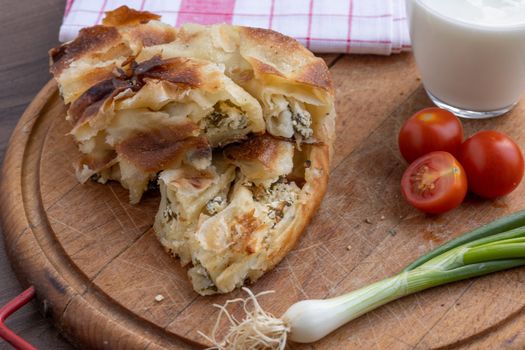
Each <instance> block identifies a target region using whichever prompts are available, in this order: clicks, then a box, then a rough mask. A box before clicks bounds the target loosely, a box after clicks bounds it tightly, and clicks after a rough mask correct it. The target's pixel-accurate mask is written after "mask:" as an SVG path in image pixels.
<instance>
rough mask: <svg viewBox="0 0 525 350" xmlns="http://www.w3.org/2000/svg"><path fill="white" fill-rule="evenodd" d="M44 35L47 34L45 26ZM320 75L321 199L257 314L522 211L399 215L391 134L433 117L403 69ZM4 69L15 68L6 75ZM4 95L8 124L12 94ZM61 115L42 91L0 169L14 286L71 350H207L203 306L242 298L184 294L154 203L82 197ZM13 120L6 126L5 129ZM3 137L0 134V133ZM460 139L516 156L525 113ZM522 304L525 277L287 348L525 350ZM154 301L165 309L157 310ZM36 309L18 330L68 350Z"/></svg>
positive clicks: (97, 189)
mask: <svg viewBox="0 0 525 350" xmlns="http://www.w3.org/2000/svg"><path fill="white" fill-rule="evenodd" d="M51 3H52V2H49V3H47V4H46V5H47V6H51ZM60 5H62V4H60ZM46 8H47V7H46ZM42 11H45V10H44V6H42ZM49 11H50V10H49ZM34 21H36V20H34ZM37 22H38V21H37ZM58 22H59V19H55V22H53V23H55V24H56V23H58ZM28 25H29V24H28ZM45 28H46V30H49V31H51V26H50V25H48V26H46V27H45ZM56 30H57V29H56V28H55V27H53V30H52V32H53V35H54V37H53V39H54V38H56ZM27 40H30V39H27ZM35 40H36V39H35ZM39 44H40V43H39ZM12 45H15V44H12ZM52 45H54V43H53V42H47V46H46V47H45V49H44V50H43V55H42V56H40V58H39V59H40V60H42V61H43V62H44V63H45V64H43V65H42V64H41V65H42V67H41V68H40V69H41V70H43V71H44V72H45V71H46V64H47V60H46V59H45V50H47V48H48V47H50V46H52ZM325 59H326V60H327V63H329V65H330V66H331V71H332V73H333V77H334V82H335V86H336V90H337V111H338V121H337V132H338V139H337V142H336V145H335V159H334V163H333V167H332V177H331V180H330V185H329V190H328V193H327V196H326V198H325V200H324V202H323V204H322V207H321V209H320V211H319V213H318V214H317V215H316V217H315V219H314V220H313V222H312V224H311V225H310V227H309V228H308V229H307V230H306V232H305V234H304V236H303V238H302V239H301V241H300V243H299V244H298V246H297V247H296V248H295V249H294V250H293V251H292V252H291V253H290V254H289V255H288V256H287V257H286V258H285V259H284V260H283V261H282V262H281V264H279V265H278V266H277V268H276V269H274V270H273V271H272V272H270V273H267V274H266V275H265V276H264V277H263V278H261V279H260V280H259V281H258V282H257V283H255V284H254V285H253V286H252V287H253V289H254V291H262V290H267V289H274V290H276V294H275V295H274V296H270V297H265V298H263V299H262V300H261V302H262V305H263V306H264V307H265V308H267V309H268V310H269V311H271V312H273V313H274V314H277V315H279V314H281V313H282V312H283V311H284V310H286V308H287V307H288V306H289V305H290V304H291V303H293V302H294V301H297V300H299V299H304V298H323V297H328V296H332V295H337V294H340V293H343V292H345V291H348V290H352V289H355V288H358V287H360V286H363V285H365V284H368V283H370V282H372V281H375V280H378V279H381V278H383V277H385V276H387V275H390V274H393V273H395V272H397V271H399V270H400V269H402V268H403V267H404V266H405V265H406V264H408V263H409V262H410V261H412V260H413V259H415V258H416V257H418V256H419V255H421V254H423V253H424V252H426V251H428V250H429V249H432V248H433V247H435V246H436V245H438V244H440V243H442V242H444V241H447V240H450V239H451V238H453V237H456V236H457V235H459V234H460V233H461V232H464V231H466V230H469V229H471V228H473V227H476V226H478V225H480V224H483V223H485V222H488V221H490V220H492V219H494V218H497V217H499V216H502V215H505V214H507V213H510V212H513V211H516V210H518V209H522V208H524V207H525V185H523V184H522V185H521V186H520V187H519V188H518V190H517V191H516V192H514V193H512V194H511V195H509V196H508V197H506V198H503V199H499V200H497V201H494V202H490V201H483V200H480V199H477V198H474V197H469V198H468V200H467V202H466V203H465V204H463V205H462V207H461V208H459V209H457V210H455V211H453V212H451V213H448V214H445V215H441V216H434V217H430V216H426V215H424V214H421V213H419V212H417V211H415V210H413V209H411V208H410V207H408V206H407V205H406V204H405V203H404V201H403V200H402V198H401V197H400V193H399V180H400V177H401V174H402V172H403V170H404V168H405V166H406V165H405V163H404V161H403V160H402V159H401V157H400V155H399V152H398V150H397V146H396V136H397V131H398V129H399V127H400V125H401V123H402V122H403V121H404V120H405V119H406V118H407V117H409V116H410V115H411V114H412V113H413V112H414V111H416V110H418V109H420V108H423V107H426V106H429V105H430V102H429V100H428V98H427V97H426V95H425V94H424V91H423V89H422V87H421V84H420V81H419V79H418V76H417V72H416V68H415V64H414V62H413V59H412V56H411V55H397V56H392V57H374V56H334V55H332V56H326V57H325ZM33 63H34V62H33ZM11 64H13V65H14V66H15V68H16V64H17V63H16V62H11ZM34 64H36V63H34ZM6 66H7V67H9V65H8V64H6ZM3 68H4V65H2V69H3ZM8 69H9V68H6V70H8ZM17 69H18V74H17V75H16V74H14V73H12V72H10V73H5V72H4V71H2V74H13V79H17V78H18V77H20V76H22V75H23V73H22V72H21V71H20V69H22V68H17ZM28 70H29V68H28ZM46 74H47V73H46ZM43 80H44V81H45V79H43ZM40 83H41V84H42V86H43V84H44V82H43V81H42V82H40ZM2 84H3V85H2V90H1V92H2V94H3V95H2V100H1V101H2V103H3V104H2V105H1V106H0V107H1V108H2V110H1V111H2V113H5V114H2V116H3V115H7V114H8V112H7V111H6V108H8V107H5V108H4V106H8V101H9V100H10V98H9V96H12V95H16V91H15V90H13V89H9V88H8V87H7V86H4V84H5V83H2ZM26 84H28V83H27V82H26ZM29 91H34V90H29ZM64 111H65V110H64V106H63V104H62V102H61V100H60V98H59V97H58V95H57V93H56V87H55V85H54V83H49V84H47V85H46V86H45V87H44V88H43V90H42V91H41V92H40V94H39V95H38V96H37V97H36V98H35V99H34V101H33V103H32V105H31V106H30V107H29V109H28V110H27V111H26V113H25V114H24V116H23V117H22V120H21V121H20V123H19V124H18V127H17V129H16V131H15V134H14V136H13V139H12V141H11V146H10V148H9V151H8V153H7V156H6V159H5V162H4V168H3V175H2V182H1V189H0V191H1V192H0V195H1V197H0V205H1V207H0V210H1V217H2V218H3V220H2V225H3V226H4V227H5V228H6V231H5V232H4V234H5V235H6V239H7V243H8V253H9V255H10V256H11V258H12V265H13V268H14V269H15V270H16V271H17V274H18V275H19V276H20V278H21V281H22V284H23V285H24V286H25V285H28V284H34V285H36V287H37V294H38V297H39V305H43V304H45V305H46V307H45V309H46V311H47V314H48V316H49V317H50V318H51V319H52V320H53V321H54V323H55V324H56V325H57V327H58V328H59V329H61V330H62V331H63V332H64V333H65V334H67V335H68V337H70V338H71V339H72V341H73V343H74V344H75V345H76V346H77V347H80V348H107V349H132V348H133V349H134V348H137V349H142V348H148V349H157V348H159V349H160V348H168V347H169V348H191V347H195V346H198V344H202V342H203V339H202V338H201V337H199V336H198V334H197V332H196V331H197V330H202V331H204V332H208V331H209V330H210V329H211V326H212V324H213V320H214V317H215V316H216V310H214V309H213V307H212V306H211V304H213V303H223V302H224V301H225V300H226V299H229V298H234V297H237V296H241V295H242V293H241V292H238V291H237V292H233V293H230V294H228V295H225V296H214V297H201V296H198V295H197V294H195V293H194V292H193V291H192V289H191V286H190V284H189V282H188V280H187V278H186V275H185V270H184V269H183V268H181V267H180V266H179V264H178V262H177V261H175V260H173V259H172V258H170V257H169V256H168V255H167V254H166V253H164V251H163V250H162V248H161V247H160V245H159V244H158V243H157V241H156V240H155V238H154V235H153V232H152V229H151V224H152V221H153V215H154V213H155V210H156V207H157V205H158V200H159V198H158V195H156V194H149V195H147V196H146V197H145V198H144V199H143V201H142V202H141V203H140V204H139V205H136V206H132V205H130V204H129V203H128V201H127V193H126V191H125V190H123V189H122V188H121V187H120V186H119V185H117V184H110V185H108V186H103V185H100V184H95V183H88V184H86V185H80V184H78V183H77V182H76V180H75V178H74V175H73V172H72V168H71V162H72V159H74V158H75V157H76V156H77V155H78V153H77V151H76V148H75V146H74V144H73V142H72V140H71V139H69V138H67V137H65V136H64V135H65V133H66V132H67V131H68V130H69V125H68V124H67V123H66V122H65V121H64ZM18 112H21V111H18ZM17 116H18V115H16V116H11V117H9V118H11V120H12V121H11V123H12V124H14V123H13V121H14V120H16V117H17ZM1 122H2V133H4V132H5V131H4V130H5V129H4V127H3V126H4V118H2V119H1ZM6 125H7V124H6ZM7 126H8V125H7ZM464 126H465V130H466V133H467V134H472V133H473V132H475V131H476V130H479V129H485V128H495V129H498V130H501V131H504V132H507V133H509V134H510V135H511V136H513V137H514V139H515V140H516V141H517V142H518V143H519V144H520V145H521V146H522V148H525V103H521V104H519V105H518V106H517V107H516V109H515V110H514V111H513V112H512V113H510V114H508V115H507V116H504V117H502V118H498V119H494V120H488V121H467V122H464ZM2 136H3V134H2ZM2 140H3V142H4V144H5V140H4V139H2ZM2 256H3V254H2ZM2 259H4V258H2ZM1 262H2V263H3V264H4V265H2V266H6V265H5V264H6V263H5V262H4V261H1ZM1 273H2V282H3V280H4V279H5V281H6V282H8V283H10V284H6V285H7V286H10V287H8V288H10V289H8V288H6V289H5V290H6V292H4V288H5V287H4V284H3V283H2V284H1V285H0V288H1V289H0V292H1V293H2V294H1V296H2V298H4V294H5V299H8V298H9V297H10V296H11V297H12V296H14V295H15V294H16V293H17V292H19V291H20V290H21V289H20V288H19V287H18V286H16V285H15V284H14V282H13V278H12V275H10V271H7V267H4V268H3V269H2V270H1ZM4 275H5V276H6V277H4ZM524 292H525V269H524V268H520V269H514V270H511V271H507V272H503V273H498V274H495V275H491V276H486V277H483V278H479V279H475V280H468V281H464V282H459V283H454V284H451V285H449V286H444V287H440V288H435V289H433V290H430V291H426V292H423V293H420V294H417V295H414V296H410V297H407V298H404V299H402V300H399V301H397V302H394V303H392V304H390V305H387V306H385V307H383V308H380V309H378V310H376V311H374V312H372V313H370V314H368V315H366V316H364V317H361V318H359V319H357V320H355V321H353V322H351V323H350V324H349V325H347V326H345V327H342V328H341V329H340V330H338V331H336V332H335V333H334V334H332V335H331V336H329V337H327V338H326V339H324V340H322V341H320V342H317V343H315V344H312V345H296V344H294V345H292V346H291V348H293V349H349V348H355V349H368V348H372V349H373V348H376V349H428V348H450V347H453V348H465V349H467V348H470V349H479V348H487V349H494V348H496V349H500V348H502V349H523V348H525V311H524V305H525V298H523V295H524ZM157 294H162V295H163V296H164V297H165V299H164V300H163V301H161V302H157V301H155V296H156V295H157ZM2 301H5V300H2ZM34 309H35V307H34V305H33V306H32V310H31V311H29V312H27V313H25V314H20V315H21V316H19V318H17V320H16V322H15V323H13V326H14V327H13V328H15V330H18V331H22V332H21V334H22V335H24V336H26V337H27V338H28V340H29V341H32V342H33V343H34V344H35V345H37V346H38V347H39V348H42V349H48V348H49V349H55V348H67V347H68V345H66V344H65V343H64V342H63V340H61V339H60V338H58V337H57V336H56V333H53V331H52V330H50V329H49V328H46V327H48V326H46V325H47V323H45V322H44V321H42V320H41V319H38V318H37V316H36V315H35V313H34ZM239 311H240V310H236V312H239ZM33 327H35V328H38V327H41V328H40V329H41V331H40V333H41V334H42V339H40V337H39V335H38V334H37V335H35V332H34V330H32V331H24V329H27V328H33ZM181 339H186V340H187V341H189V342H190V343H184V342H182V340H181ZM4 345H5V344H4ZM0 346H2V344H1V343H0Z"/></svg>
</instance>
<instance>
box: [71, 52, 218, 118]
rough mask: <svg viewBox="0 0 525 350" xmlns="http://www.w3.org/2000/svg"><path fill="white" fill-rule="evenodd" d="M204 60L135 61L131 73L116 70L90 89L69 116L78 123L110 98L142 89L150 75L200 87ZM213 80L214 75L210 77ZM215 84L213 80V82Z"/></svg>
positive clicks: (77, 102) (182, 86) (183, 85)
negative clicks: (125, 91) (138, 62)
mask: <svg viewBox="0 0 525 350" xmlns="http://www.w3.org/2000/svg"><path fill="white" fill-rule="evenodd" d="M203 65H204V63H202V62H200V61H193V60H190V59H187V58H171V59H167V60H162V59H161V58H160V57H158V56H155V57H153V58H152V59H150V60H147V61H144V62H142V63H140V64H132V68H131V70H130V73H126V72H124V71H123V70H118V71H116V72H115V73H114V74H112V75H113V77H112V78H111V79H106V80H103V81H100V82H98V83H97V84H95V85H93V86H92V87H91V88H89V89H88V90H86V91H85V92H84V93H83V94H82V95H81V96H80V97H79V98H78V99H76V100H75V102H73V103H72V104H71V107H70V108H69V116H70V118H71V120H72V122H73V125H74V126H75V127H76V126H78V125H80V124H83V123H85V122H87V121H88V120H89V119H90V118H92V117H93V116H95V115H96V114H97V111H98V110H99V109H100V107H101V106H102V105H103V104H104V102H105V101H106V100H108V99H111V98H113V97H115V96H116V95H117V94H118V93H120V92H122V91H124V90H126V89H130V90H131V91H135V92H136V91H138V90H140V88H142V86H144V84H145V82H146V81H147V79H154V80H164V81H167V82H170V83H172V84H174V85H176V86H178V87H181V88H196V87H200V86H201V85H203V84H204V80H203V79H202V77H201V74H200V72H199V70H200V69H201V68H202V67H203ZM207 79H208V80H210V81H209V83H210V82H213V79H210V77H209V76H208V77H207ZM212 85H213V84H212Z"/></svg>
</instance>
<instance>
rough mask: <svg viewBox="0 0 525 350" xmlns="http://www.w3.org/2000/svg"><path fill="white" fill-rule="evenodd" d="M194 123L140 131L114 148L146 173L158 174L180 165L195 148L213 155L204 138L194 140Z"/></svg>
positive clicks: (195, 127) (195, 126)
mask: <svg viewBox="0 0 525 350" xmlns="http://www.w3.org/2000/svg"><path fill="white" fill-rule="evenodd" d="M196 129H198V126H197V125H195V124H184V125H180V126H177V127H164V128H162V129H152V130H148V131H142V132H137V133H135V134H134V135H133V136H130V137H128V138H126V139H125V140H124V141H122V142H121V143H119V144H117V145H116V147H115V149H116V151H117V153H118V154H119V156H121V157H124V158H125V159H127V160H128V161H130V162H131V163H133V165H135V166H136V167H137V168H139V169H140V170H142V171H144V172H148V173H155V172H158V171H161V170H163V169H168V168H169V167H170V166H171V165H173V164H177V163H180V161H181V160H182V159H183V157H184V156H185V155H186V153H187V152H188V151H193V150H195V149H198V150H201V151H202V152H207V153H211V148H210V145H209V144H208V140H207V139H206V138H205V137H194V136H192V135H193V132H194V131H195V130H196Z"/></svg>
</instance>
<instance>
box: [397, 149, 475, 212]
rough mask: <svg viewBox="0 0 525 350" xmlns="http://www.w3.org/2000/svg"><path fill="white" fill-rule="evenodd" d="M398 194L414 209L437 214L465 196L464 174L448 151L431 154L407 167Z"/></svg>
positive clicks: (454, 205) (453, 206)
mask: <svg viewBox="0 0 525 350" xmlns="http://www.w3.org/2000/svg"><path fill="white" fill-rule="evenodd" d="M401 192H402V193H403V196H404V197H405V199H406V200H407V202H408V203H410V204H411V205H412V206H414V207H415V208H417V209H419V210H422V211H424V212H426V213H432V214H439V213H443V212H446V211H449V210H451V209H454V208H455V207H457V206H458V205H460V204H461V202H462V201H463V199H464V198H465V195H466V193H467V177H466V175H465V171H464V170H463V167H462V166H461V164H459V162H458V161H457V160H456V158H454V156H453V155H452V154H450V153H448V152H441V151H438V152H431V153H428V154H426V155H424V156H423V157H420V158H418V159H416V160H415V161H414V162H413V163H412V164H410V165H409V167H408V168H407V170H406V171H405V173H404V174H403V178H402V179H401Z"/></svg>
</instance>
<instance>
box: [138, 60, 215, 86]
mask: <svg viewBox="0 0 525 350" xmlns="http://www.w3.org/2000/svg"><path fill="white" fill-rule="evenodd" d="M204 65H205V64H204V63H203V62H201V61H197V60H191V59H189V58H184V57H176V58H170V59H167V60H163V59H161V58H160V57H159V56H155V57H153V58H152V59H150V60H148V61H144V62H142V63H140V64H139V65H137V66H136V67H135V68H134V74H135V76H136V77H137V78H138V79H140V80H141V81H143V79H144V78H149V79H158V80H165V81H169V82H170V83H172V84H176V85H182V86H183V87H185V88H188V87H191V88H198V87H201V86H202V85H204V79H203V78H202V77H201V74H200V69H201V68H202V67H203V66H204ZM207 79H210V77H209V76H208V77H207Z"/></svg>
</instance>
